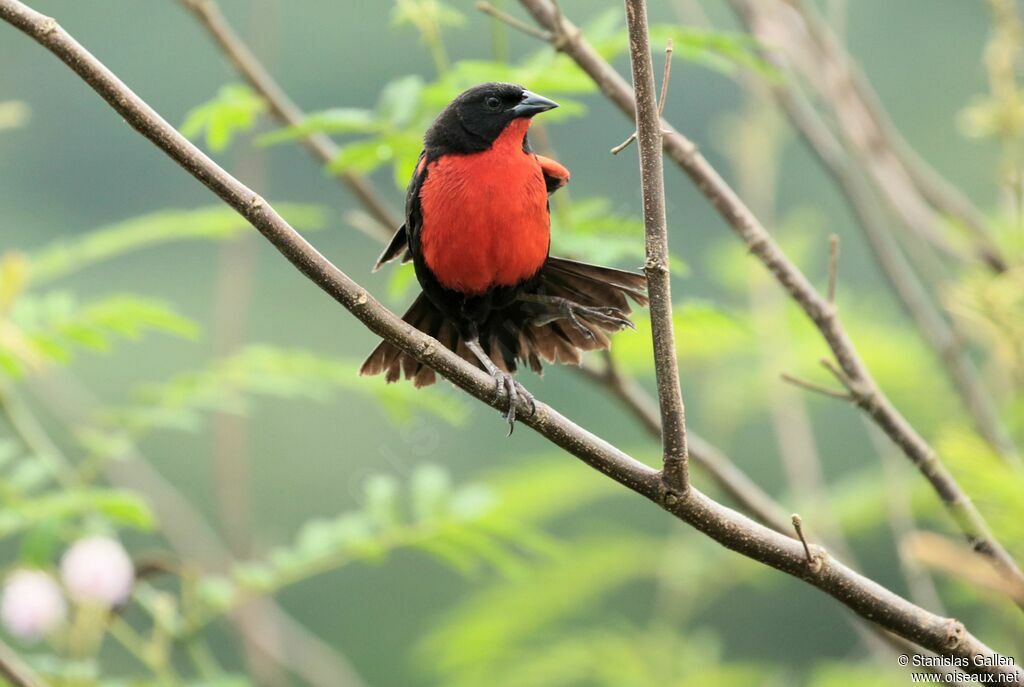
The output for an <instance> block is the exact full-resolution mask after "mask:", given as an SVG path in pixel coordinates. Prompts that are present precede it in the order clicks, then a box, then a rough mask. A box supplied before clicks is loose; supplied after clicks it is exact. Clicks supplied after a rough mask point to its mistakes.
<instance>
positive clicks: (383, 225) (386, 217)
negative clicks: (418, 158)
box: [179, 0, 402, 241]
mask: <svg viewBox="0 0 1024 687" xmlns="http://www.w3.org/2000/svg"><path fill="white" fill-rule="evenodd" d="M179 1H180V2H181V4H182V5H184V6H185V7H186V8H187V9H188V10H190V11H191V12H192V14H194V15H195V17H196V18H197V19H198V20H199V23H200V24H201V25H202V26H203V28H205V29H206V31H207V32H208V33H209V34H210V36H211V37H212V38H213V40H214V41H215V42H216V43H217V45H218V46H219V47H220V49H221V51H222V52H223V53H224V55H225V57H227V58H228V60H229V61H230V62H231V64H232V65H234V67H235V69H236V70H237V71H238V73H239V74H240V75H241V76H242V78H244V79H245V80H246V82H247V83H248V84H249V86H250V87H251V88H252V89H253V90H254V91H256V92H257V93H259V94H260V96H262V97H263V99H264V100H265V101H266V103H267V106H268V107H269V109H270V113H271V114H272V115H273V116H274V118H275V119H277V120H278V121H279V122H280V123H281V124H282V125H284V126H296V125H298V124H301V123H302V122H303V121H304V120H305V119H306V115H305V113H304V112H303V111H302V110H301V109H299V106H298V105H296V104H295V103H294V102H293V101H292V99H291V98H290V97H288V94H287V93H286V92H285V91H284V89H282V88H281V86H280V85H279V84H278V83H277V81H275V80H274V77H273V76H271V75H270V72H268V71H267V69H266V67H264V66H263V64H262V63H261V62H260V61H259V59H258V58H257V57H256V55H254V54H253V52H252V50H250V49H249V46H248V45H246V44H245V41H243V40H242V39H241V38H240V37H239V36H238V34H237V33H236V32H235V30H234V29H233V28H232V27H231V25H230V24H229V23H228V21H227V19H226V18H225V17H224V14H223V13H222V12H221V11H220V7H219V6H218V5H217V3H216V1H215V0H179ZM302 142H303V145H304V146H305V148H306V150H308V151H309V152H310V154H311V155H313V157H315V158H316V159H317V160H319V161H320V162H322V163H324V164H328V163H330V162H332V161H333V160H334V159H335V158H337V157H338V154H339V153H340V152H341V148H339V147H338V145H337V144H336V143H335V142H334V141H333V140H331V138H330V136H327V135H326V134H323V133H313V134H309V135H308V136H306V137H304V138H303V139H302ZM338 178H339V179H340V180H341V182H342V183H344V184H345V186H346V187H348V189H349V190H350V191H351V192H352V194H353V195H354V196H355V197H356V199H357V200H358V201H359V202H360V204H362V206H363V207H364V208H365V209H366V211H367V212H368V213H369V214H370V216H371V217H373V218H374V220H376V222H377V224H378V226H377V229H376V236H377V238H378V239H380V240H381V241H387V240H388V239H389V238H391V234H392V233H393V232H394V231H395V229H397V228H398V225H399V224H401V223H402V220H401V219H400V218H399V217H398V215H396V214H395V212H394V211H393V210H392V209H391V208H390V207H388V205H387V203H386V202H385V201H384V200H383V198H382V197H381V195H380V193H379V192H378V191H377V190H376V189H375V188H374V187H373V184H372V183H371V182H370V181H369V180H368V179H366V178H365V177H363V176H360V175H358V174H355V173H353V172H342V173H340V174H339V175H338Z"/></svg>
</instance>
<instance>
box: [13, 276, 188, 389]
mask: <svg viewBox="0 0 1024 687" xmlns="http://www.w3.org/2000/svg"><path fill="white" fill-rule="evenodd" d="M11 322H12V323H13V324H14V325H15V326H16V327H17V329H18V331H19V334H20V337H19V338H18V340H19V341H20V348H19V350H11V351H10V355H11V356H12V357H14V358H16V359H18V358H20V359H21V361H24V362H25V363H27V364H29V365H31V366H32V367H35V368H38V367H40V366H41V365H42V364H43V363H45V362H50V363H57V364H62V363H66V362H68V361H69V360H70V358H71V356H72V353H73V351H74V349H75V348H86V349H89V350H93V351H101V352H105V351H108V350H110V348H111V347H112V346H113V345H114V342H115V341H116V340H117V339H119V338H120V339H128V340H137V339H139V338H140V337H141V336H142V335H143V334H144V333H146V332H151V331H153V332H162V333H165V334H171V335H175V336H180V337H184V338H194V337H195V336H196V334H197V332H198V328H197V326H196V325H195V324H194V323H193V322H192V321H191V320H189V319H187V318H185V317H183V316H181V315H179V314H178V313H176V312H175V311H174V310H173V309H172V308H171V306H170V305H168V304H167V303H164V302H163V301H159V300H155V299H149V298H139V297H135V296H111V297H108V298H105V299H103V300H100V301H97V302H95V303H92V304H89V305H85V306H79V305H78V304H77V303H76V302H75V300H74V298H73V297H71V296H70V294H66V293H61V292H56V293H49V294H46V295H45V296H43V297H40V298H28V297H23V298H21V299H20V300H19V301H18V302H17V303H16V305H15V308H14V310H13V312H12V313H11ZM20 369H21V367H19V370H20Z"/></svg>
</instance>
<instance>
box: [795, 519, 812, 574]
mask: <svg viewBox="0 0 1024 687" xmlns="http://www.w3.org/2000/svg"><path fill="white" fill-rule="evenodd" d="M789 517H790V520H791V521H792V523H793V529H794V530H796V536H797V537H798V538H799V539H800V543H801V544H803V545H804V554H805V555H806V556H807V565H813V563H814V557H813V556H812V555H811V547H810V546H808V545H807V538H806V537H804V522H803V520H801V519H800V514H799V513H793V515H791V516H789Z"/></svg>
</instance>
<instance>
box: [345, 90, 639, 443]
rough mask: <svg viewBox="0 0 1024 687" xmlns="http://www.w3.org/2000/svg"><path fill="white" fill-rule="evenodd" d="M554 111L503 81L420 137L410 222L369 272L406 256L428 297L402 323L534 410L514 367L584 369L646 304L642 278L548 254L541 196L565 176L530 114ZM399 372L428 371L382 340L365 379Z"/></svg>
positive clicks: (510, 417) (448, 112) (414, 375)
mask: <svg viewBox="0 0 1024 687" xmlns="http://www.w3.org/2000/svg"><path fill="white" fill-rule="evenodd" d="M555 107H558V105H557V103H555V102H553V101H551V100H548V99H547V98H544V97H541V96H539V95H537V94H536V93H531V92H530V91H528V90H526V89H524V88H522V87H521V86H517V85H515V84H507V83H487V84H482V85H480V86H476V87H474V88H471V89H469V90H467V91H465V92H464V93H462V94H461V95H459V96H458V97H457V98H455V100H453V101H452V102H451V104H449V105H448V107H446V108H445V110H444V111H443V112H441V114H440V115H439V116H438V117H437V119H436V120H435V121H434V123H433V125H432V126H431V127H430V129H429V130H428V131H427V133H426V136H425V137H424V142H423V152H422V153H421V154H420V158H419V161H418V163H417V165H416V171H415V173H414V175H413V178H412V181H411V182H410V183H409V189H408V192H407V194H406V203H405V224H404V225H403V226H402V227H401V228H400V229H399V230H398V231H397V232H396V233H395V235H394V237H393V238H392V239H391V242H390V243H389V244H388V247H387V248H385V249H384V252H383V253H382V254H381V256H380V258H379V259H378V260H377V265H376V267H375V268H374V271H376V270H377V269H379V268H380V267H381V266H382V265H384V264H385V263H387V262H390V261H391V260H394V259H396V258H399V257H401V258H402V261H403V262H407V261H409V260H412V261H413V264H414V265H415V268H416V277H417V279H418V280H419V283H420V286H421V287H422V289H423V292H422V293H421V294H420V295H419V296H418V297H417V298H416V300H415V301H414V302H413V304H412V306H410V308H409V310H408V312H406V313H405V316H404V317H403V319H404V320H405V321H406V322H408V323H409V324H411V325H412V326H414V327H416V328H417V329H419V330H420V331H422V332H424V333H426V334H429V335H430V336H432V337H434V338H436V339H437V340H438V341H440V342H441V343H442V344H443V345H445V346H447V347H448V348H449V349H451V350H452V351H455V352H456V353H457V354H459V355H460V356H462V357H463V358H465V359H466V360H468V361H470V362H473V363H479V364H480V365H481V366H482V367H483V368H484V369H485V370H487V371H488V372H489V373H490V374H491V375H492V376H493V377H494V378H495V380H496V383H497V393H498V394H500V393H501V392H502V390H504V391H505V392H506V393H507V394H508V396H509V409H508V414H507V416H506V419H507V421H508V423H509V433H511V432H512V428H513V427H514V426H515V413H516V399H517V398H519V397H523V398H525V399H526V400H527V402H528V404H529V405H530V406H531V408H532V409H533V410H536V406H535V404H534V401H533V396H532V395H531V394H530V393H529V392H528V391H527V390H526V389H525V388H523V386H522V385H521V384H519V382H517V381H515V379H513V377H512V375H511V373H513V372H515V371H516V364H517V360H518V361H523V362H525V363H527V364H528V365H529V366H530V367H531V368H532V369H533V370H534V371H535V372H538V373H540V372H541V367H542V366H541V361H542V360H544V361H547V362H560V363H574V364H579V362H580V353H581V351H590V350H595V349H602V348H608V346H609V340H608V335H607V334H608V333H609V332H615V331H618V330H620V329H622V328H623V327H627V326H629V327H632V326H633V325H632V322H630V320H629V313H630V306H629V303H628V301H627V296H628V297H629V298H631V299H632V300H633V301H635V302H636V303H638V304H640V305H646V303H647V282H646V280H645V278H644V276H643V275H642V274H637V273H634V272H627V271H623V270H618V269H612V268H608V267H598V266H596V265H588V264H585V263H582V262H576V261H573V260H566V259H563V258H556V257H552V256H549V255H548V247H549V243H550V227H551V221H550V214H549V207H548V196H549V195H550V194H551V193H554V192H555V191H556V190H558V189H559V188H561V187H562V186H564V185H565V184H566V183H568V181H569V171H568V170H567V169H566V168H565V167H563V166H562V165H560V164H558V163H557V162H555V161H554V160H551V159H548V158H545V157H542V156H540V155H537V154H535V153H534V152H533V151H532V150H531V149H530V145H529V142H528V141H527V130H528V129H529V127H530V123H531V121H532V118H533V117H534V115H537V114H540V113H542V112H545V111H547V110H550V109H552V108H555ZM382 372H383V373H385V375H386V379H387V381H388V382H394V381H396V380H398V379H399V377H400V376H401V375H402V374H403V373H404V375H405V377H406V379H411V380H412V381H413V383H414V384H415V385H416V386H418V387H419V386H426V385H428V384H432V383H433V382H434V379H435V377H434V371H433V370H431V369H430V368H428V367H426V366H424V365H422V364H421V363H419V362H418V361H417V360H416V359H414V358H413V357H411V356H409V355H406V354H405V353H403V352H402V351H401V350H399V349H398V348H396V347H395V346H393V345H392V344H390V343H388V342H386V341H385V342H382V343H381V344H380V345H379V346H377V348H376V349H374V351H373V352H372V353H371V354H370V356H369V357H368V358H367V359H366V362H365V363H363V366H362V368H361V370H360V373H361V374H364V375H375V374H380V373H382Z"/></svg>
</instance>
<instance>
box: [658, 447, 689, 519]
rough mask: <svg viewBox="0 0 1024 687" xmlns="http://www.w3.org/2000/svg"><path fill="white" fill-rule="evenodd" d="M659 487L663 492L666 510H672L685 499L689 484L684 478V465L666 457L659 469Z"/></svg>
mask: <svg viewBox="0 0 1024 687" xmlns="http://www.w3.org/2000/svg"><path fill="white" fill-rule="evenodd" d="M661 486H662V489H663V490H664V496H663V497H662V500H663V501H664V504H665V507H666V508H672V507H674V506H677V505H679V503H680V502H681V501H682V500H683V499H684V498H686V494H687V493H688V491H689V487H690V485H689V482H688V480H687V478H686V463H685V461H683V460H681V459H679V458H677V457H666V458H665V462H664V465H663V466H662V468H661Z"/></svg>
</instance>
